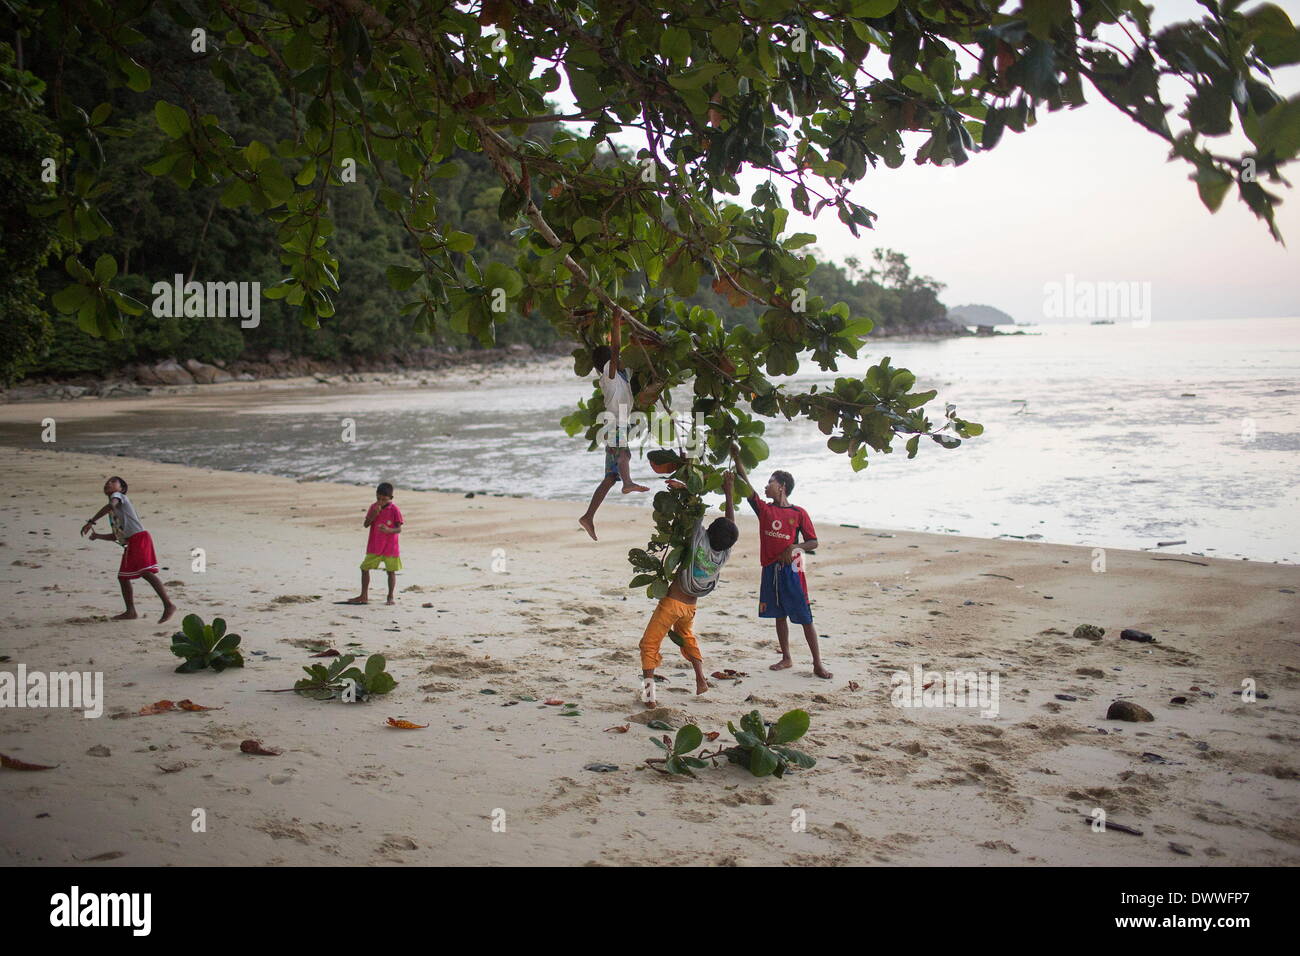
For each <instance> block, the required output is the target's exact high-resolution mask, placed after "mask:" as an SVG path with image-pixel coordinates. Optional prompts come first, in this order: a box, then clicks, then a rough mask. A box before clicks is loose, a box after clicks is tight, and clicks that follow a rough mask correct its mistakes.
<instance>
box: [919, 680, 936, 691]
mask: <svg viewBox="0 0 1300 956" xmlns="http://www.w3.org/2000/svg"><path fill="white" fill-rule="evenodd" d="M933 686H934V681H930V683H928V684H925V685H923V686H922V687H921V690H929V689H930V688H931V687H933Z"/></svg>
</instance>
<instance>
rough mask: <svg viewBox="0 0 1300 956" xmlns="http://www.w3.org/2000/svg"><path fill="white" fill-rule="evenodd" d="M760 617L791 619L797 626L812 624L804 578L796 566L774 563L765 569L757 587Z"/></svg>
mask: <svg viewBox="0 0 1300 956" xmlns="http://www.w3.org/2000/svg"><path fill="white" fill-rule="evenodd" d="M758 616H759V617H788V618H789V619H790V620H791V621H793V622H794V623H795V624H811V623H812V608H810V607H809V606H808V592H807V591H806V590H805V587H804V580H803V575H802V574H800V573H799V571H798V570H797V569H796V568H795V566H794V565H793V564H782V563H781V562H780V561H773V562H772V563H771V564H769V565H767V566H766V567H765V568H763V576H762V580H761V583H760V584H759V586H758Z"/></svg>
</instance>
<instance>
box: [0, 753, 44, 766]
mask: <svg viewBox="0 0 1300 956" xmlns="http://www.w3.org/2000/svg"><path fill="white" fill-rule="evenodd" d="M57 766H58V764H55V765H54V766H53V767H47V766H45V765H44V764H39V763H27V762H26V761H24V760H15V759H14V758H13V757H9V756H6V755H5V754H0V767H4V768H5V769H6V770H53V769H54V767H57Z"/></svg>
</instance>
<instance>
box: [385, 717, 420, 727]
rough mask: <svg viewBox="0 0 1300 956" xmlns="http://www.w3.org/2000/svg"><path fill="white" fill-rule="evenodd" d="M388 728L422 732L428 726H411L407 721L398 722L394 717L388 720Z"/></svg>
mask: <svg viewBox="0 0 1300 956" xmlns="http://www.w3.org/2000/svg"><path fill="white" fill-rule="evenodd" d="M388 726H389V727H396V728H397V729H398V730H423V729H424V728H425V727H428V726H429V725H428V724H413V723H411V722H410V721H409V720H398V719H397V718H396V717H389V718H388Z"/></svg>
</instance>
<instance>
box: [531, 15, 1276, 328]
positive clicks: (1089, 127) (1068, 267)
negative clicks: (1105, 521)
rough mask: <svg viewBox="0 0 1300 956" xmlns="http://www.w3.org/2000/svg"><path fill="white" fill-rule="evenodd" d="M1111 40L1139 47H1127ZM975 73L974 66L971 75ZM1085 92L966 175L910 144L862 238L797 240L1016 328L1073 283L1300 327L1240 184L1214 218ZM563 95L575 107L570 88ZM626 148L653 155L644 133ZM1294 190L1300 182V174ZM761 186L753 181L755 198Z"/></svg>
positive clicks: (866, 201)
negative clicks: (883, 264) (871, 263)
mask: <svg viewBox="0 0 1300 956" xmlns="http://www.w3.org/2000/svg"><path fill="white" fill-rule="evenodd" d="M1277 5H1278V6H1279V7H1281V8H1282V9H1283V10H1285V11H1286V13H1287V15H1288V16H1290V17H1291V19H1292V21H1293V22H1294V21H1296V20H1298V19H1300V0H1280V2H1278V3H1277ZM1254 6H1256V4H1247V5H1246V9H1247V10H1249V9H1251V8H1253V7H1254ZM1154 7H1155V14H1154V16H1153V24H1154V25H1155V26H1156V27H1157V28H1158V27H1159V26H1162V25H1165V24H1167V23H1172V22H1177V21H1181V20H1188V19H1197V20H1199V19H1200V18H1201V16H1202V15H1203V14H1204V13H1205V9H1204V8H1203V7H1201V6H1200V5H1199V4H1198V3H1196V2H1195V0H1155V3H1154ZM1116 33H1117V34H1118V31H1116ZM1106 38H1107V39H1112V40H1114V41H1115V42H1117V43H1119V44H1121V45H1122V46H1124V48H1128V46H1129V45H1130V44H1129V43H1128V41H1127V39H1126V38H1125V37H1123V35H1122V34H1118V35H1117V36H1110V35H1107V37H1106ZM884 60H885V57H884V55H883V54H881V53H879V51H873V52H872V54H871V57H869V58H868V60H867V61H866V64H865V65H866V67H867V69H870V70H871V71H872V72H873V73H875V74H876V75H881V73H882V71H884V72H887V68H886V67H885V66H884ZM873 61H874V62H873ZM972 67H973V64H969V63H966V64H963V72H967V71H969V70H970V69H971V68H972ZM561 75H562V76H563V74H561ZM1273 84H1274V88H1275V89H1276V90H1277V92H1278V93H1279V94H1280V95H1282V96H1284V97H1287V96H1293V95H1295V94H1296V93H1297V92H1300V68H1297V67H1287V68H1285V69H1283V70H1279V71H1275V72H1274V75H1273ZM1185 89H1186V85H1185V84H1182V83H1177V84H1170V85H1169V86H1168V87H1166V88H1165V93H1166V100H1167V101H1168V102H1171V103H1174V104H1175V107H1176V108H1175V110H1174V111H1173V113H1172V114H1171V120H1170V122H1171V126H1173V128H1174V129H1175V130H1177V129H1178V128H1180V125H1181V123H1182V121H1181V120H1178V119H1177V118H1176V114H1177V113H1178V112H1181V110H1182V102H1183V97H1184V95H1185V93H1184V90H1185ZM1084 90H1085V94H1086V95H1087V98H1088V100H1089V102H1088V104H1087V105H1086V106H1083V107H1081V108H1079V109H1077V110H1068V109H1062V110H1060V111H1059V112H1057V113H1049V112H1048V111H1047V109H1046V107H1042V108H1040V110H1039V114H1038V115H1039V119H1038V123H1037V125H1036V126H1033V127H1031V128H1029V129H1027V130H1026V131H1025V132H1024V133H1023V134H1016V133H1014V132H1012V131H1011V130H1007V131H1006V132H1005V133H1004V134H1003V137H1002V140H1001V142H1000V143H999V144H998V146H997V147H996V148H995V149H993V150H991V151H990V152H988V153H984V154H980V153H974V154H971V161H970V162H968V163H967V164H965V165H964V166H962V167H960V168H952V169H941V168H936V167H934V166H930V165H926V166H924V167H921V166H917V165H916V164H914V163H913V162H912V160H911V157H912V156H913V155H914V154H915V151H916V148H917V146H919V145H920V143H921V142H922V141H923V140H924V139H925V137H926V135H927V134H925V133H909V134H905V135H907V136H908V137H912V139H911V140H909V142H908V148H907V149H906V150H905V154H906V155H907V157H908V159H907V161H906V162H905V163H904V164H903V165H902V166H901V167H900V168H898V169H888V168H886V167H885V166H884V165H883V163H882V164H881V165H880V166H879V167H878V168H877V169H875V170H870V171H868V174H867V176H866V177H865V178H864V179H863V180H862V181H861V182H859V183H858V184H857V185H856V186H855V187H854V189H853V193H852V196H853V199H854V200H855V201H856V202H859V203H861V204H863V205H865V206H866V207H867V208H868V209H871V210H872V211H874V212H875V213H877V214H878V216H879V219H877V221H876V228H875V229H874V230H865V229H864V230H862V231H861V238H859V239H854V238H853V236H852V235H851V234H850V233H849V231H848V229H847V228H846V227H844V226H843V225H842V224H841V223H840V222H839V220H838V219H837V218H836V216H835V212H834V210H830V211H827V212H823V214H822V215H821V216H820V217H819V218H818V219H816V220H815V221H814V220H809V219H807V218H806V217H804V216H802V215H801V214H799V213H797V212H794V211H793V210H792V211H791V216H790V224H789V229H790V231H792V232H795V231H806V232H813V233H816V234H817V236H818V237H819V241H818V243H817V248H818V249H819V250H820V251H821V252H822V253H823V255H822V258H825V259H830V260H834V261H839V262H842V261H843V260H844V259H845V258H846V257H848V256H857V257H858V258H859V259H861V260H863V261H864V262H865V261H868V260H870V258H871V252H872V250H873V249H874V248H876V247H877V246H885V247H889V248H893V249H897V250H899V251H901V252H903V253H904V254H906V255H907V257H908V259H909V261H910V262H911V264H912V267H913V269H914V271H916V272H918V273H920V274H923V275H929V276H932V277H933V278H935V279H937V280H939V281H940V282H943V283H945V284H946V285H947V289H946V290H945V291H944V293H943V295H942V299H943V301H944V303H945V304H946V305H948V306H949V307H953V306H957V305H964V304H967V303H980V304H985V305H992V306H995V307H996V308H999V309H1002V310H1003V311H1005V312H1007V313H1009V314H1010V315H1011V316H1012V317H1013V318H1014V319H1016V320H1017V321H1019V322H1044V321H1051V319H1050V318H1048V317H1046V316H1044V314H1043V312H1044V300H1045V294H1046V293H1045V288H1046V286H1047V284H1048V283H1064V282H1065V281H1066V277H1067V275H1072V276H1073V278H1074V282H1075V283H1076V285H1077V284H1078V283H1079V282H1081V281H1091V282H1107V283H1115V282H1137V283H1150V286H1149V287H1148V288H1149V291H1150V303H1151V318H1152V319H1153V320H1161V319H1208V318H1242V317H1275V316H1300V260H1298V259H1297V257H1296V253H1295V252H1294V251H1289V250H1288V248H1287V247H1284V246H1282V245H1280V244H1279V243H1277V242H1275V241H1274V240H1273V239H1272V238H1271V237H1270V236H1269V234H1268V231H1267V226H1266V225H1265V224H1264V223H1263V222H1261V221H1259V220H1257V219H1256V218H1255V216H1254V215H1253V214H1252V213H1251V212H1250V211H1249V210H1248V209H1247V208H1246V206H1245V205H1244V204H1243V203H1241V201H1240V200H1239V199H1237V198H1236V192H1235V187H1234V188H1233V189H1231V190H1229V193H1228V195H1227V197H1226V198H1225V199H1224V202H1223V205H1222V206H1221V207H1220V209H1219V211H1218V212H1217V213H1215V214H1211V213H1210V212H1209V210H1208V209H1206V208H1205V206H1204V205H1202V203H1201V201H1200V197H1199V196H1198V194H1197V191H1196V186H1195V184H1194V183H1192V182H1191V181H1190V180H1189V179H1188V178H1187V177H1188V174H1189V172H1190V171H1191V169H1192V167H1191V166H1190V165H1189V164H1187V163H1185V162H1183V161H1181V160H1180V161H1178V162H1177V163H1170V162H1168V161H1167V156H1168V146H1167V145H1166V144H1165V143H1164V141H1163V140H1160V139H1158V138H1157V137H1156V136H1154V135H1152V134H1150V133H1147V132H1145V131H1144V130H1142V129H1141V128H1140V127H1138V126H1137V125H1136V124H1135V123H1133V122H1132V121H1131V120H1129V119H1128V118H1126V117H1125V116H1124V115H1123V114H1121V113H1120V112H1119V111H1118V110H1117V109H1116V108H1115V107H1113V106H1111V105H1110V104H1109V103H1107V102H1106V101H1104V100H1103V99H1101V97H1100V95H1099V94H1098V93H1097V92H1096V91H1095V90H1094V89H1093V88H1092V87H1091V85H1090V84H1088V83H1087V81H1085V82H1084ZM553 96H554V97H555V98H556V99H557V100H560V101H561V102H564V101H567V103H568V104H569V105H572V102H573V101H572V99H571V97H570V96H569V92H568V89H567V84H566V85H565V86H562V87H561V88H560V90H558V91H557V93H556V94H553ZM1234 117H1235V113H1234ZM617 138H618V139H619V140H620V141H621V142H625V143H628V144H629V145H632V146H634V147H639V146H641V145H643V139H642V138H641V136H640V134H639V132H638V131H636V130H630V131H627V133H626V134H624V135H622V136H619V137H617ZM1211 143H1212V147H1211V148H1213V149H1214V150H1215V151H1216V152H1222V153H1228V154H1230V155H1236V154H1239V153H1241V152H1243V151H1244V148H1245V146H1246V145H1248V141H1247V140H1246V139H1245V137H1244V136H1239V135H1233V136H1228V137H1216V138H1215V139H1213V140H1211ZM1288 178H1290V179H1291V180H1292V182H1295V183H1297V184H1300V163H1297V164H1295V165H1293V166H1292V167H1291V168H1290V169H1289V170H1288ZM759 181H760V178H759V177H758V176H755V175H754V174H752V173H744V174H742V176H741V184H742V187H747V188H745V189H743V190H742V198H747V197H748V192H749V190H750V189H752V187H753V185H755V184H756V183H757V182H759ZM1262 184H1263V185H1264V187H1265V188H1266V189H1268V190H1269V191H1270V192H1272V193H1275V194H1278V195H1281V196H1282V197H1283V200H1284V202H1283V204H1282V205H1281V206H1280V207H1278V210H1277V222H1278V226H1279V228H1280V230H1281V232H1282V236H1283V238H1284V239H1285V240H1286V241H1287V242H1288V243H1289V244H1290V249H1291V250H1295V249H1300V194H1298V193H1297V192H1296V190H1294V189H1287V188H1286V187H1284V186H1282V185H1280V184H1273V183H1269V182H1267V181H1266V180H1264V181H1262ZM783 193H786V195H787V200H786V204H787V205H789V201H788V192H786V191H785V190H783Z"/></svg>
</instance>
